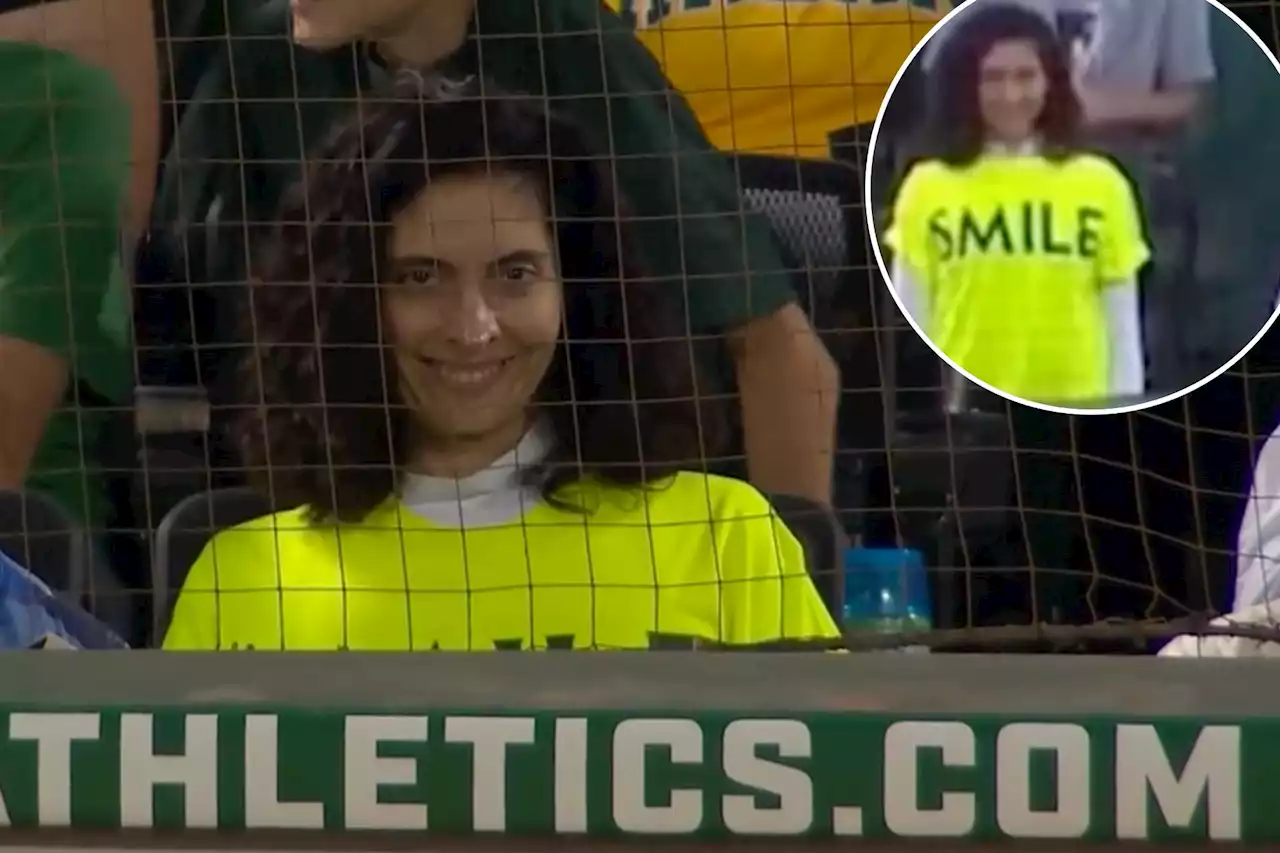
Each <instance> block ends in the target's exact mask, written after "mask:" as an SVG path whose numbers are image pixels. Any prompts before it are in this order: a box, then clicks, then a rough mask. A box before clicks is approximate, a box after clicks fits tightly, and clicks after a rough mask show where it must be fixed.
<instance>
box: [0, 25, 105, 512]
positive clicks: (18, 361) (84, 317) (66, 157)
mask: <svg viewBox="0 0 1280 853" xmlns="http://www.w3.org/2000/svg"><path fill="white" fill-rule="evenodd" d="M0 64H3V66H4V68H5V69H7V70H6V75H7V79H6V81H5V82H6V87H7V88H6V95H7V96H8V97H12V98H14V99H15V102H16V103H20V104H25V105H26V106H25V107H24V108H13V109H10V110H9V111H7V113H6V118H5V122H6V124H5V126H4V127H3V128H0V163H3V164H5V166H6V169H5V174H4V180H3V181H0V364H2V365H3V370H0V488H8V489H12V488H16V487H18V486H20V485H22V483H23V482H24V481H25V479H26V476H27V471H28V467H29V465H30V464H31V461H32V459H33V458H34V455H35V451H36V447H37V445H38V444H39V443H40V439H41V437H42V435H43V434H44V431H45V427H46V425H47V423H48V421H49V418H50V417H51V416H52V414H53V412H54V411H55V409H56V408H57V407H58V405H59V403H60V402H61V400H62V399H63V397H64V395H65V394H66V390H67V382H68V377H69V375H70V374H71V373H73V372H75V369H74V366H75V363H76V359H77V358H92V357H93V356H92V354H89V353H77V352H76V342H75V329H76V327H77V326H78V325H85V326H89V325H92V324H93V323H96V322H97V319H98V313H99V312H100V310H101V307H102V300H103V294H104V293H105V292H106V290H107V287H108V286H109V283H110V281H111V277H112V274H113V272H114V271H115V264H117V263H118V258H119V241H120V209H121V206H122V202H123V199H124V194H125V187H126V184H127V181H128V174H129V173H128V157H129V149H128V144H129V141H128V130H127V124H126V123H125V122H122V121H121V120H120V115H121V112H120V111H123V110H124V109H125V106H124V105H123V103H122V102H121V100H120V95H119V92H118V90H117V89H116V88H115V86H114V85H113V84H112V82H111V80H110V78H109V77H108V76H107V75H106V74H105V73H104V72H100V71H97V70H94V69H91V68H88V67H86V66H84V65H81V64H80V63H79V62H77V61H76V60H75V59H73V58H72V57H71V56H69V55H67V54H62V53H55V52H51V51H47V50H44V49H43V48H40V47H36V46H33V45H17V44H4V43H0ZM51 112H52V115H51Z"/></svg>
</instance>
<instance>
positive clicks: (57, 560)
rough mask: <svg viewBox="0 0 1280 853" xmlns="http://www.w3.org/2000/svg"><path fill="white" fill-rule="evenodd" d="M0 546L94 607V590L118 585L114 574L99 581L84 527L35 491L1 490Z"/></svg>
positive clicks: (56, 588)
mask: <svg viewBox="0 0 1280 853" xmlns="http://www.w3.org/2000/svg"><path fill="white" fill-rule="evenodd" d="M0 551H3V552H4V553H5V554H6V555H7V556H9V557H10V558H12V559H13V560H16V561H17V562H18V563H19V564H21V565H22V566H23V567H24V568H26V569H27V570H28V571H30V572H31V573H32V574H34V575H35V576H36V577H38V578H40V580H42V581H44V582H45V583H46V584H48V585H49V587H50V588H51V589H53V590H54V591H56V592H61V593H66V594H67V595H68V596H70V597H72V598H74V599H75V601H76V603H78V604H81V605H83V606H86V607H89V608H90V609H95V608H94V604H95V601H94V598H95V593H99V594H103V595H106V594H110V592H111V591H112V590H118V587H119V585H118V584H117V583H116V582H115V579H114V578H113V577H112V578H108V579H106V580H105V581H102V579H101V578H100V577H99V576H98V573H96V572H94V571H93V568H92V566H93V564H94V563H93V560H92V559H91V557H90V555H91V554H92V553H93V548H92V545H91V543H90V538H89V533H88V531H87V530H85V529H84V527H83V526H82V525H81V524H80V523H78V522H77V521H76V520H75V519H74V518H72V516H71V514H70V513H69V512H67V510H66V509H64V508H63V506H62V505H61V504H59V503H58V502H57V501H56V500H54V499H53V498H51V497H49V496H48V495H44V494H41V493H39V492H33V491H0ZM107 571H108V570H107V569H106V568H105V566H104V567H103V572H107ZM100 581H102V582H100ZM108 586H109V587H110V588H107V589H104V588H102V587H108Z"/></svg>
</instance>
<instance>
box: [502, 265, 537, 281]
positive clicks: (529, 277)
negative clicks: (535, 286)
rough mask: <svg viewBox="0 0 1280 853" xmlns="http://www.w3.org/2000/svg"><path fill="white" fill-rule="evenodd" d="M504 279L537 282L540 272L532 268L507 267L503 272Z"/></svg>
mask: <svg viewBox="0 0 1280 853" xmlns="http://www.w3.org/2000/svg"><path fill="white" fill-rule="evenodd" d="M502 277H503V278H505V279H506V280H507V281H535V280H537V278H538V271H537V270H536V269H534V268H533V267H531V266H515V267H507V268H506V269H504V270H503V271H502Z"/></svg>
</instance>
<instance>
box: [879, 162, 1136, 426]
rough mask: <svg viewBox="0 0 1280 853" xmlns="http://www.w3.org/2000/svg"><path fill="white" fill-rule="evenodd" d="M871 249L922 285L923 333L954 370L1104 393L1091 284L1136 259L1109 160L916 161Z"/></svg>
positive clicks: (1105, 363)
mask: <svg viewBox="0 0 1280 853" xmlns="http://www.w3.org/2000/svg"><path fill="white" fill-rule="evenodd" d="M885 244H886V245H887V247H888V248H890V249H891V250H892V251H894V252H895V253H896V254H897V257H898V259H900V260H901V261H902V262H903V264H904V265H905V266H906V268H907V269H908V270H909V271H910V272H911V274H912V277H913V278H914V279H915V280H916V282H917V284H918V285H919V286H920V287H921V289H922V290H923V291H924V293H923V294H922V296H923V297H924V301H925V303H926V306H925V307H926V311H925V317H923V318H917V319H918V320H921V322H922V325H923V326H924V328H925V331H926V332H927V334H928V336H929V338H930V340H932V342H933V343H934V344H935V345H936V346H937V347H938V348H939V349H940V350H942V351H943V352H944V353H946V355H947V356H948V357H949V358H951V359H952V360H953V361H954V362H955V363H956V364H958V365H959V366H960V367H962V368H963V369H964V370H966V371H968V372H969V373H971V374H972V375H974V376H975V377H977V378H978V379H981V380H983V381H984V382H987V383H989V384H990V385H992V386H994V387H996V388H999V389H1000V390H1002V391H1004V392H1006V393H1008V394H1012V395H1014V396H1016V397H1021V398H1023V399H1026V400H1034V401H1038V402H1070V401H1075V400H1081V401H1083V400H1086V399H1099V398H1105V397H1106V396H1108V394H1109V389H1108V379H1109V367H1110V353H1109V345H1108V341H1107V323H1106V315H1105V308H1104V304H1103V299H1102V293H1103V289H1104V288H1105V287H1106V285H1108V284H1110V283H1115V282H1121V281H1126V280H1128V279H1130V278H1132V277H1133V276H1134V275H1135V274H1136V273H1137V272H1138V270H1139V269H1141V267H1142V266H1143V264H1145V263H1146V262H1147V258H1148V257H1149V252H1148V250H1147V245H1146V243H1145V241H1144V239H1143V236H1142V225H1141V222H1140V219H1139V214H1138V208H1137V203H1136V202H1135V200H1134V196H1133V190H1132V188H1131V187H1130V184H1129V181H1128V179H1127V178H1125V176H1124V174H1123V173H1122V172H1121V171H1120V170H1119V169H1118V168H1116V166H1114V165H1113V164H1112V163H1111V162H1110V161H1109V160H1106V159H1104V158H1102V157H1098V156H1095V155H1092V154H1080V155H1076V156H1073V157H1070V158H1068V159H1067V160H1065V161H1061V162H1057V163H1055V162H1052V161H1050V160H1046V159H1044V158H1041V157H984V158H980V159H979V160H977V161H976V162H975V163H973V164H972V165H970V166H967V167H964V168H959V169H957V168H953V167H951V166H948V165H946V164H945V163H942V162H939V161H927V162H924V163H921V164H919V165H917V166H916V167H915V168H914V169H912V170H911V172H910V173H909V174H908V175H907V177H906V180H905V181H904V182H903V185H902V188H901V190H900V191H899V194H898V198H897V201H896V203H895V205H894V213H893V224H892V226H891V227H890V229H889V232H888V233H887V234H886V235H885Z"/></svg>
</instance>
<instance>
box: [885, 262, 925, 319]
mask: <svg viewBox="0 0 1280 853" xmlns="http://www.w3.org/2000/svg"><path fill="white" fill-rule="evenodd" d="M890 278H892V281H891V282H890V283H889V284H890V286H891V287H892V288H893V292H894V293H896V294H897V295H898V303H899V305H900V306H901V308H902V313H904V314H906V315H907V316H908V317H910V318H911V319H912V320H915V322H916V325H917V326H919V327H920V331H921V333H922V334H924V335H926V336H928V334H929V293H928V290H926V289H925V286H924V285H923V284H921V283H920V281H919V280H918V279H917V277H916V275H915V273H913V272H912V271H911V269H910V268H909V267H908V266H907V265H906V264H905V263H903V261H902V259H901V258H899V257H896V256H895V257H894V259H893V270H892V275H891V276H890Z"/></svg>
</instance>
